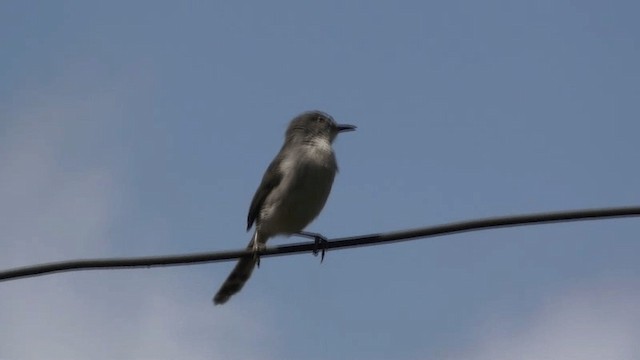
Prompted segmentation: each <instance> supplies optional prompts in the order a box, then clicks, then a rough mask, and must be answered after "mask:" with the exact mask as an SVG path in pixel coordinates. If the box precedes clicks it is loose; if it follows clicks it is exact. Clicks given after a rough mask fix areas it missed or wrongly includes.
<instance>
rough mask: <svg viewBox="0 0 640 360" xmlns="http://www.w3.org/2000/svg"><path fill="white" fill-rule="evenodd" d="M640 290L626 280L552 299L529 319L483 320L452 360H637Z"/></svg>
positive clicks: (574, 291)
mask: <svg viewBox="0 0 640 360" xmlns="http://www.w3.org/2000/svg"><path fill="white" fill-rule="evenodd" d="M638 304H640V287H638V286H637V283H636V284H629V283H625V282H622V283H620V282H618V283H615V282H613V283H611V282H609V283H607V284H606V285H602V286H593V285H592V286H588V287H584V288H579V289H570V290H568V291H567V292H565V293H562V294H558V295H557V296H551V297H550V299H549V300H548V301H547V302H546V304H545V305H544V306H543V307H542V308H541V309H540V310H539V311H537V312H536V313H535V314H534V316H533V317H532V318H530V319H529V320H524V321H523V319H522V318H520V317H519V318H518V320H514V321H507V320H504V319H502V320H500V321H492V320H489V321H488V322H487V326H486V327H485V328H484V329H483V333H482V334H479V338H480V339H479V340H478V341H477V342H476V343H475V344H473V345H472V346H470V347H469V348H467V349H464V350H463V351H461V352H460V353H459V354H458V355H456V356H453V357H451V358H452V359H470V360H500V359H505V360H506V359H523V360H542V359H545V360H546V359H548V360H553V359H580V360H591V359H593V360H602V359H629V360H631V359H638V358H640V345H638V344H639V342H638V339H640V307H638Z"/></svg>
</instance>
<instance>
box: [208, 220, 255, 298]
mask: <svg viewBox="0 0 640 360" xmlns="http://www.w3.org/2000/svg"><path fill="white" fill-rule="evenodd" d="M257 236H258V235H257V232H256V233H254V234H253V237H252V238H251V241H250V242H249V245H247V249H253V243H254V241H256V240H257ZM255 266H256V259H255V258H254V257H253V256H246V257H243V258H240V260H239V261H238V263H237V264H236V267H234V268H233V271H231V274H229V276H228V277H227V280H225V281H224V283H223V284H222V286H221V287H220V289H219V290H218V292H217V293H216V295H215V296H214V297H213V303H214V304H215V305H222V304H224V303H226V302H227V301H228V300H229V298H231V297H232V296H233V295H235V294H236V293H237V292H239V291H240V290H242V287H243V286H244V284H245V283H246V282H247V280H249V277H251V273H252V272H253V268H255Z"/></svg>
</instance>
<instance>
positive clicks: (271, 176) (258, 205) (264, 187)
mask: <svg viewBox="0 0 640 360" xmlns="http://www.w3.org/2000/svg"><path fill="white" fill-rule="evenodd" d="M279 163H280V161H279V159H278V157H276V158H275V159H274V160H273V161H272V162H271V165H269V167H268V168H267V171H266V172H265V173H264V176H263V177H262V182H261V183H260V186H258V190H256V193H255V195H253V200H252V201H251V206H250V207H249V215H248V216H247V230H249V229H251V226H252V225H253V222H254V221H256V218H257V217H258V215H259V214H260V209H262V204H264V200H265V199H266V198H267V196H269V194H270V193H271V191H272V190H273V189H274V188H275V187H276V186H278V184H280V182H281V181H282V172H281V171H280V169H279V168H278V164H279Z"/></svg>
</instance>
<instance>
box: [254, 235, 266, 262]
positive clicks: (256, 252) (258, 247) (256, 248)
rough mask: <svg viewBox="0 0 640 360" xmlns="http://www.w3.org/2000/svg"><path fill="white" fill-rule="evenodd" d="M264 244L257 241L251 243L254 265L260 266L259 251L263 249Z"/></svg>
mask: <svg viewBox="0 0 640 360" xmlns="http://www.w3.org/2000/svg"><path fill="white" fill-rule="evenodd" d="M265 248H266V246H265V245H264V244H260V243H258V242H257V241H256V242H254V243H253V246H252V250H253V261H255V263H256V267H260V251H262V250H264V249H265Z"/></svg>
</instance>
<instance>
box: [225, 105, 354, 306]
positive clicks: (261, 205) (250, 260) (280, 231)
mask: <svg viewBox="0 0 640 360" xmlns="http://www.w3.org/2000/svg"><path fill="white" fill-rule="evenodd" d="M352 130H355V126H353V125H340V124H336V122H335V121H334V120H333V118H332V117H331V116H329V115H328V114H326V113H324V112H321V111H308V112H305V113H302V114H300V115H298V116H296V117H295V118H294V119H293V120H291V123H289V127H288V128H287V131H286V133H285V141H284V144H283V145H282V148H281V149H280V152H278V154H277V155H276V157H275V158H274V159H273V161H272V162H271V164H270V165H269V167H268V168H267V171H266V172H265V174H264V176H263V177H262V182H261V183H260V186H258V190H257V191H256V193H255V195H254V196H253V200H252V201H251V206H250V207H249V215H248V217H247V231H248V230H249V229H251V227H252V226H253V225H254V224H255V232H254V234H253V237H252V238H251V241H250V242H249V245H248V246H247V249H253V250H254V251H258V249H260V248H262V247H264V246H265V244H266V242H267V240H269V238H271V237H274V236H276V235H287V236H288V235H292V234H295V233H299V232H301V231H302V230H303V229H304V228H305V227H306V226H307V225H309V223H311V221H313V219H315V218H316V217H317V216H318V214H320V211H321V210H322V208H323V207H324V204H325V203H326V201H327V198H328V197H329V193H330V192H331V186H332V184H333V179H334V177H335V174H336V173H337V172H338V164H337V163H336V157H335V155H334V153H333V148H332V146H331V144H332V143H333V140H334V139H335V138H336V136H337V135H338V133H339V132H342V131H352ZM255 265H256V257H244V258H241V259H240V260H239V261H238V263H237V264H236V266H235V268H234V269H233V271H232V272H231V274H230V275H229V277H228V278H227V280H226V281H225V282H224V283H223V284H222V286H221V287H220V290H218V292H217V293H216V295H215V297H214V298H213V302H214V304H216V305H219V304H224V303H225V302H227V300H229V298H230V297H231V296H233V295H234V294H236V293H237V292H239V291H240V290H241V289H242V287H243V286H244V284H245V283H246V282H247V280H248V279H249V277H250V276H251V273H252V272H253V269H254V267H255Z"/></svg>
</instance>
